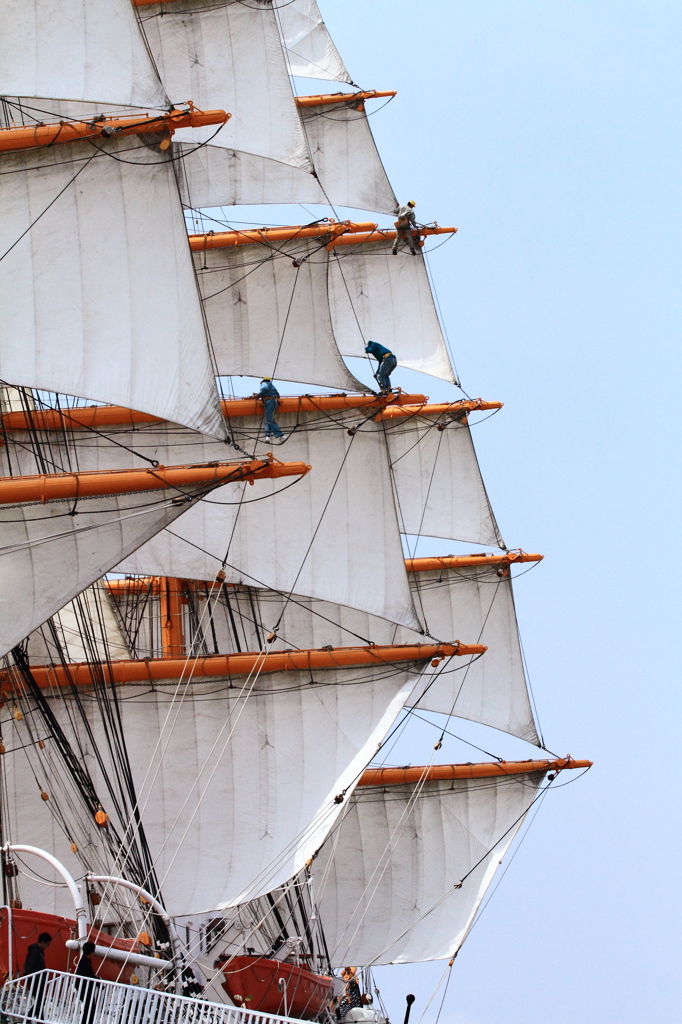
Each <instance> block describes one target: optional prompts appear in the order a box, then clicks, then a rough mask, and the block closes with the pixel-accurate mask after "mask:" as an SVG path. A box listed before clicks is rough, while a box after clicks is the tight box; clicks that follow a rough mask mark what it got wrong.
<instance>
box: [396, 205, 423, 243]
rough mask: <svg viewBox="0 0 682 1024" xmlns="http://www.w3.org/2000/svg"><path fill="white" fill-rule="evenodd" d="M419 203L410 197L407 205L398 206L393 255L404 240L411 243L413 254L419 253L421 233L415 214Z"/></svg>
mask: <svg viewBox="0 0 682 1024" xmlns="http://www.w3.org/2000/svg"><path fill="white" fill-rule="evenodd" d="M416 205H417V204H416V203H415V202H414V201H413V200H412V199H410V201H409V203H407V204H406V205H405V206H399V207H398V219H397V221H396V222H395V227H396V233H395V242H394V243H393V255H394V256H396V255H397V253H398V245H399V244H400V242H404V243H405V245H409V247H410V252H411V253H412V255H413V256H416V255H417V249H418V247H419V233H418V231H417V218H416V217H415V215H414V208H415V206H416Z"/></svg>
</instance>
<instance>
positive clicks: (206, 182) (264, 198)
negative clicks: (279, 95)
mask: <svg viewBox="0 0 682 1024" xmlns="http://www.w3.org/2000/svg"><path fill="white" fill-rule="evenodd" d="M298 114H299V116H300V119H301V124H302V127H303V130H304V132H305V137H306V143H307V150H308V153H309V155H310V158H311V160H312V166H313V167H314V170H315V173H314V174H312V173H309V172H308V171H306V170H305V169H302V168H300V167H294V166H292V165H291V164H289V163H285V162H282V161H277V160H273V159H266V158H265V157H263V156H257V155H254V154H253V153H250V152H244V151H243V150H242V151H240V150H238V149H236V148H234V149H229V148H224V147H220V146H216V145H213V144H211V145H207V146H203V147H201V148H200V149H196V148H195V147H193V146H191V145H189V144H187V143H180V144H179V147H178V148H179V150H180V152H181V153H182V154H183V159H182V160H181V161H178V179H179V182H180V190H181V194H182V200H183V202H184V203H185V204H186V205H187V206H192V207H194V208H201V207H212V206H237V205H240V204H241V205H250V204H253V205H261V204H268V203H278V204H286V203H289V204H290V203H306V204H307V203H317V204H322V205H324V206H329V205H332V206H346V207H350V208H352V209H355V210H369V211H371V212H372V213H389V214H390V213H392V212H393V210H394V209H395V207H396V198H395V194H394V192H393V189H392V188H391V184H390V182H389V180H388V178H387V176H386V171H385V170H384V166H383V163H382V162H381V157H380V156H379V153H378V152H377V148H376V144H375V142H374V138H373V136H372V132H371V129H370V126H369V121H368V118H367V114H366V113H365V112H364V111H360V110H358V109H357V101H356V102H355V103H348V102H347V101H344V102H343V103H340V104H338V105H331V106H328V105H327V106H322V107H302V108H301V109H300V110H299V112H298ZM229 124H231V121H230V122H228V126H229ZM225 130H226V129H223V130H222V131H221V132H220V133H219V135H218V136H216V141H217V140H218V139H219V138H220V135H222V132H223V131H225ZM180 135H181V133H180V132H178V133H176V136H175V138H176V139H177V138H178V136H180Z"/></svg>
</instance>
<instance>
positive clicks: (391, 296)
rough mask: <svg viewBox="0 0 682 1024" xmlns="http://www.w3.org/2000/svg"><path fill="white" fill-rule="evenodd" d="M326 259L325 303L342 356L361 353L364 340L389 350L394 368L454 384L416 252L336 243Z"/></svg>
mask: <svg viewBox="0 0 682 1024" xmlns="http://www.w3.org/2000/svg"><path fill="white" fill-rule="evenodd" d="M335 255H336V258H335V259H334V258H332V259H330V262H329V301H330V303H331V309H332V320H333V323H334V331H335V333H336V340H337V343H338V346H339V349H340V350H341V353H342V354H343V355H344V356H363V355H364V348H365V342H366V341H370V340H372V341H378V342H380V344H382V345H385V346H386V348H389V349H391V351H392V352H394V353H395V356H396V358H397V360H398V365H399V366H406V367H407V368H408V369H410V370H419V371H420V372H421V373H428V374H431V376H433V377H440V378H441V379H442V380H447V381H451V382H454V380H455V374H454V371H453V369H452V365H451V363H450V357H449V356H448V353H447V348H446V345H445V340H444V338H443V333H442V331H441V328H440V324H439V322H438V315H437V313H436V307H435V305H434V301H433V296H432V294H431V286H430V284H429V279H428V276H427V273H426V267H425V265H424V260H423V258H422V257H421V256H419V255H417V256H411V255H410V254H409V253H408V252H406V250H405V249H403V248H401V249H400V250H399V251H398V254H397V255H396V256H393V255H392V254H391V243H387V242H366V243H364V244H362V245H358V246H357V247H356V246H350V245H349V246H339V247H338V248H337V249H336V250H335Z"/></svg>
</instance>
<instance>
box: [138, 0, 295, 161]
mask: <svg viewBox="0 0 682 1024" xmlns="http://www.w3.org/2000/svg"><path fill="white" fill-rule="evenodd" d="M140 15H141V19H142V25H143V27H144V31H145V34H146V36H147V39H148V40H149V46H150V50H151V52H152V55H153V57H154V60H155V62H156V65H157V67H158V68H159V72H160V74H161V78H162V81H163V83H164V86H165V88H166V91H167V93H168V95H169V96H170V98H171V100H172V101H173V102H174V103H176V104H181V103H185V102H186V101H187V100H192V102H193V103H194V105H195V106H196V107H198V108H199V109H200V110H216V109H219V110H225V111H227V113H230V114H231V115H232V116H231V118H230V120H229V121H228V122H227V124H226V125H225V126H224V127H223V128H221V130H220V131H219V132H218V133H217V134H216V128H215V126H208V127H206V128H182V129H180V131H178V132H177V133H176V135H175V140H176V141H177V142H185V143H187V142H190V143H193V144H196V143H202V142H207V141H209V140H210V142H211V145H212V146H222V147H226V148H228V149H235V150H241V151H243V152H246V153H254V154H257V155H259V156H263V157H267V158H269V159H272V160H278V161H282V162H283V163H287V164H291V165H292V166H293V167H303V168H306V169H310V161H309V159H308V155H307V152H306V148H305V140H304V138H303V132H302V130H301V123H300V120H299V117H298V111H297V108H296V102H295V99H294V94H293V92H292V89H291V82H290V79H289V76H288V73H287V66H286V60H285V57H284V51H283V49H282V43H281V40H280V37H279V31H278V28H277V22H276V18H275V12H274V10H273V7H272V4H271V3H269V2H266V0H250V2H249V3H247V4H245V3H242V2H240V0H227V2H226V0H174V2H173V3H172V4H170V5H168V4H159V5H154V6H150V7H145V8H143V9H141V12H140Z"/></svg>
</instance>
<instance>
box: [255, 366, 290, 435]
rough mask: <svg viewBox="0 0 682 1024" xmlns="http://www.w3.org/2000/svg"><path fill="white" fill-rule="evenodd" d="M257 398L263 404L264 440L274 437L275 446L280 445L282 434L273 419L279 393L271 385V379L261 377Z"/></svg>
mask: <svg viewBox="0 0 682 1024" xmlns="http://www.w3.org/2000/svg"><path fill="white" fill-rule="evenodd" d="M259 396H260V399H261V401H262V402H263V410H264V412H265V440H266V441H269V440H270V435H271V434H272V435H274V440H275V441H276V442H277V444H282V442H283V441H284V434H283V433H282V431H281V430H280V428H279V424H278V423H277V420H276V419H275V413H276V412H277V406H278V405H279V402H278V399H279V391H278V390H277V388H276V387H275V385H274V384H273V383H272V378H271V377H263V379H262V381H261V383H260V391H259Z"/></svg>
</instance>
